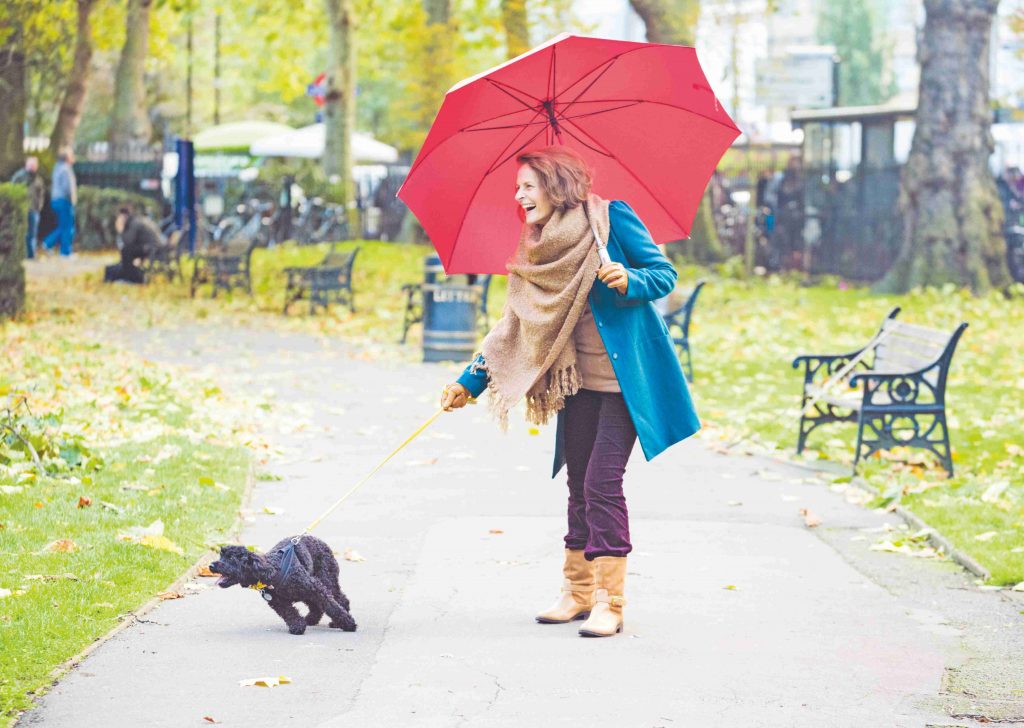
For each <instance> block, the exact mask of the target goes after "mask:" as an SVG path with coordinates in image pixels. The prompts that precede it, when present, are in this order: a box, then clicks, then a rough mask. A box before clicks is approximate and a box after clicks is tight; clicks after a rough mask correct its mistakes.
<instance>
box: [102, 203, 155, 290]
mask: <svg viewBox="0 0 1024 728" xmlns="http://www.w3.org/2000/svg"><path fill="white" fill-rule="evenodd" d="M114 229H115V230H117V237H118V247H119V248H120V249H121V262H120V263H115V264H114V265H108V266H107V268H106V271H105V273H104V275H103V280H105V281H106V282H107V283H112V282H114V281H125V282H127V283H145V282H146V274H145V272H144V271H143V270H142V268H140V267H139V266H138V264H137V263H136V261H141V260H144V259H145V258H147V257H148V256H150V255H151V254H152V252H153V251H154V250H155V249H156V248H157V247H158V246H161V245H165V243H164V239H163V236H162V235H161V234H160V228H158V227H157V225H156V223H155V222H153V221H152V220H150V219H149V218H148V217H146V216H145V215H138V214H135V213H134V212H132V209H131V208H130V207H122V208H121V209H120V210H118V212H117V219H116V220H115V221H114Z"/></svg>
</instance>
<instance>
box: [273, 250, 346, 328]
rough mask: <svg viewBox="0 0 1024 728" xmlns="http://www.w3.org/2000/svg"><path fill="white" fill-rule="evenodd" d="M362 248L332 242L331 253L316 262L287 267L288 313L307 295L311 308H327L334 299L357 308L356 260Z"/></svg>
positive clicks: (313, 311)
mask: <svg viewBox="0 0 1024 728" xmlns="http://www.w3.org/2000/svg"><path fill="white" fill-rule="evenodd" d="M358 252H359V248H356V249H355V250H351V251H349V252H347V253H343V252H341V251H340V250H337V249H336V246H335V245H331V248H330V250H328V251H327V255H325V256H324V259H323V260H321V261H320V262H319V263H317V264H316V265H314V266H308V267H292V268H285V270H284V272H285V273H286V274H287V275H288V283H287V285H286V286H285V292H284V313H285V315H287V314H288V307H289V306H290V305H291V304H293V303H295V302H296V301H299V300H301V299H303V298H308V299H309V312H310V313H311V314H312V313H316V307H317V306H323V308H324V310H327V308H328V306H329V305H330V304H331V303H347V304H348V307H349V310H350V311H352V313H355V311H356V304H355V293H354V292H353V291H352V264H353V263H354V262H355V259H356V253H358Z"/></svg>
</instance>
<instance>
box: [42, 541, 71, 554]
mask: <svg viewBox="0 0 1024 728" xmlns="http://www.w3.org/2000/svg"><path fill="white" fill-rule="evenodd" d="M43 551H50V552H51V553H57V554H73V553H75V552H76V551H78V544H76V543H75V542H74V541H72V540H71V539H70V538H61V539H57V540H56V541H52V542H51V543H48V544H47V545H46V546H45V547H44V548H43Z"/></svg>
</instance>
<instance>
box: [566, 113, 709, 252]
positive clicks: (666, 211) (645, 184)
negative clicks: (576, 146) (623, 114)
mask: <svg viewBox="0 0 1024 728" xmlns="http://www.w3.org/2000/svg"><path fill="white" fill-rule="evenodd" d="M566 123H567V124H570V125H571V126H574V127H576V128H577V129H578V130H579V131H580V133H581V134H583V135H584V136H585V137H587V138H588V139H590V140H591V141H593V142H594V143H595V144H597V145H598V146H601V147H602V149H604V146H603V145H602V144H601V143H600V142H598V141H597V140H596V139H594V138H593V137H592V136H590V135H589V134H587V132H586V131H584V129H583V127H581V126H580V125H579V124H576V123H574V122H571V121H566ZM581 143H582V142H581ZM603 154H605V155H607V156H609V157H611V158H612V159H614V160H615V161H616V162H618V163H619V166H620V167H622V168H623V169H624V170H626V172H627V173H628V174H629V176H630V177H632V178H633V179H635V180H636V181H637V183H638V184H639V185H640V186H641V187H643V188H644V190H645V191H646V192H647V194H648V195H650V196H651V199H652V200H654V201H655V202H657V203H658V207H660V208H661V209H662V210H664V211H665V214H666V215H668V217H669V219H670V220H671V221H672V222H674V223H675V224H676V225H678V226H679V229H680V230H686V231H687V233H689V230H688V229H687V227H686V226H685V225H683V224H682V223H681V222H679V220H677V219H676V216H675V215H673V214H672V211H671V210H669V209H668V208H667V207H665V205H664V203H662V201H661V200H660V199H659V198H658V196H657V195H655V194H654V192H653V191H651V188H650V187H648V186H647V183H646V182H644V181H643V179H642V178H641V177H640V175H638V174H637V173H636V172H634V171H633V170H632V169H630V168H629V167H627V166H626V165H625V164H624V163H623V161H622V160H621V159H619V158H618V157H617V156H616V155H615V154H614V153H613V152H611V151H609V150H607V149H604V151H603Z"/></svg>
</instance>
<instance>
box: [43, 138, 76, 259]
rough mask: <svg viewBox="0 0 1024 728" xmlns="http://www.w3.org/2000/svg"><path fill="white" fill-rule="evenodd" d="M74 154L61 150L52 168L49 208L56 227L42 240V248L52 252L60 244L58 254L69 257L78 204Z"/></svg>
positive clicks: (69, 150)
mask: <svg viewBox="0 0 1024 728" xmlns="http://www.w3.org/2000/svg"><path fill="white" fill-rule="evenodd" d="M74 163H75V154H74V152H72V151H71V149H62V150H61V151H60V153H59V154H58V155H57V164H55V165H54V166H53V179H52V180H51V182H50V207H52V208H53V212H54V214H56V215H57V227H56V228H55V229H54V230H53V231H52V232H51V233H50V234H49V235H47V236H46V238H45V239H44V240H43V247H44V248H45V249H46V250H52V249H53V246H54V245H56V244H57V242H58V241H59V242H60V254H61V255H63V256H65V257H66V256H70V255H71V253H72V247H71V246H72V243H73V242H74V239H75V205H77V204H78V182H77V181H76V179H75V170H74V166H73V165H74Z"/></svg>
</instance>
